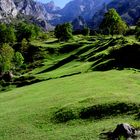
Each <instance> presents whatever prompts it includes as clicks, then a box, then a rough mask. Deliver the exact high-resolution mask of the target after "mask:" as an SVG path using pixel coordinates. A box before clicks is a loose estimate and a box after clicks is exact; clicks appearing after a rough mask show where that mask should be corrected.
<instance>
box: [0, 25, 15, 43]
mask: <svg viewBox="0 0 140 140" xmlns="http://www.w3.org/2000/svg"><path fill="white" fill-rule="evenodd" d="M15 41H16V36H15V29H14V28H13V26H8V25H6V24H0V42H1V43H13V42H15Z"/></svg>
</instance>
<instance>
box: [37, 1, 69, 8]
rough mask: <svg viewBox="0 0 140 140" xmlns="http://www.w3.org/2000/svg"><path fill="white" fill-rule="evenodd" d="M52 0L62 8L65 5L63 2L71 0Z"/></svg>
mask: <svg viewBox="0 0 140 140" xmlns="http://www.w3.org/2000/svg"><path fill="white" fill-rule="evenodd" d="M37 1H40V2H43V3H47V2H50V1H51V0H37ZM53 1H54V3H55V4H56V5H57V6H59V7H61V8H63V7H64V6H65V4H66V3H68V2H69V1H71V0H53Z"/></svg>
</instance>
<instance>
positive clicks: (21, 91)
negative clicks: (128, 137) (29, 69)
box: [0, 70, 140, 140]
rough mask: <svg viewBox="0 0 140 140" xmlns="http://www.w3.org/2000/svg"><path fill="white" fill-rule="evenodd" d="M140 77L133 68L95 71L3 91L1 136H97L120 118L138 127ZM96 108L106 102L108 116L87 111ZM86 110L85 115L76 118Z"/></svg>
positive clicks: (56, 139) (59, 139)
mask: <svg viewBox="0 0 140 140" xmlns="http://www.w3.org/2000/svg"><path fill="white" fill-rule="evenodd" d="M139 77H140V73H139V72H134V71H133V70H132V71H131V70H124V71H116V70H112V71H107V72H91V73H87V74H80V75H76V76H71V77H67V78H61V79H55V80H50V81H45V82H40V83H37V84H34V85H31V86H26V87H22V88H17V89H14V90H12V91H9V92H6V93H4V94H2V93H1V94H0V102H1V103H0V108H1V112H0V126H1V127H0V139H1V140H9V139H10V140H15V139H18V140H25V139H26V140H33V139H34V140H38V139H41V140H46V139H48V140H50V139H51V140H72V139H75V140H81V139H83V140H85V139H89V140H92V139H94V140H97V139H99V137H100V133H102V132H107V131H110V130H113V129H114V128H115V126H116V125H117V124H118V123H121V122H127V123H130V124H133V125H134V126H137V127H138V126H139V119H136V118H139V111H138V107H139V90H140V84H139ZM126 97H127V98H126ZM122 105H123V107H124V108H126V110H125V112H122V111H123V110H121V108H122ZM94 106H97V109H99V110H100V106H102V108H103V110H102V113H103V114H102V115H103V116H104V115H105V114H104V113H105V112H106V111H105V110H106V106H109V107H110V109H111V110H110V114H109V115H106V116H105V117H103V116H97V117H98V119H96V116H94V114H92V113H90V112H87V115H86V110H87V111H88V109H90V108H91V109H92V107H93V111H94ZM117 106H118V107H117ZM83 109H84V110H85V115H86V118H84V117H78V116H77V117H76V116H75V115H76V114H77V113H78V112H81V113H82V110H83ZM108 109H109V108H108ZM113 110H116V111H117V114H116V111H115V112H113ZM91 111H92V110H91ZM56 112H58V113H57V116H58V117H57V120H55V119H54V118H55V113H56ZM71 112H73V113H72V114H71ZM69 113H70V114H69ZM75 113H76V114H75ZM83 113H84V112H83ZM83 115H84V114H83ZM59 116H60V120H59V121H60V122H59V123H58V122H56V121H58V119H59ZM67 119H68V120H69V121H67V122H65V121H66V120H67Z"/></svg>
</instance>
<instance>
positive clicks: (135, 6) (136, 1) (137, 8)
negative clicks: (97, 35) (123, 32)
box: [91, 0, 140, 28]
mask: <svg viewBox="0 0 140 140" xmlns="http://www.w3.org/2000/svg"><path fill="white" fill-rule="evenodd" d="M110 8H115V9H116V10H117V12H118V13H119V14H120V15H121V17H122V18H123V20H125V21H126V23H127V24H128V25H135V24H136V23H137V21H138V19H139V18H140V0H133V2H132V0H119V1H118V0H113V1H112V2H110V3H109V4H108V5H105V6H104V7H103V8H102V9H101V10H99V11H97V12H96V13H95V15H94V16H93V18H92V23H91V24H92V25H93V27H94V28H97V27H98V26H99V24H100V23H101V21H102V19H103V16H104V14H105V13H106V12H107V11H108V10H109V9H110Z"/></svg>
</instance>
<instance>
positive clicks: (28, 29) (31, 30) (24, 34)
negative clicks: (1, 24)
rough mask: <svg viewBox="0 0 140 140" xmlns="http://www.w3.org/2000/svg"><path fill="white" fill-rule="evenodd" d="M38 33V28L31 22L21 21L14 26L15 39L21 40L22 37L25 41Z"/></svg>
mask: <svg viewBox="0 0 140 140" xmlns="http://www.w3.org/2000/svg"><path fill="white" fill-rule="evenodd" d="M38 34H39V28H38V27H37V26H35V25H33V24H26V23H23V22H20V23H18V25H17V26H16V36H17V40H18V41H19V42H21V41H22V40H23V39H24V38H25V39H26V40H27V41H30V40H31V39H33V38H35V37H37V36H38Z"/></svg>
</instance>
